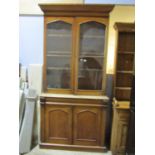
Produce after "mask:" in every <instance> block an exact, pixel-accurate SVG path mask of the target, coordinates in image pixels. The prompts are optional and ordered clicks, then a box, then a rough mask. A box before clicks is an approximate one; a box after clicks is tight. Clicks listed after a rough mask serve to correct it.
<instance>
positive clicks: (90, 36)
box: [80, 35, 105, 39]
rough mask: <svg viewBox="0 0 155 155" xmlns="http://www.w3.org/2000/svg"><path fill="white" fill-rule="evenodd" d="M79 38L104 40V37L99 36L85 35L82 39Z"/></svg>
mask: <svg viewBox="0 0 155 155" xmlns="http://www.w3.org/2000/svg"><path fill="white" fill-rule="evenodd" d="M80 38H84V39H85V38H90V39H100V38H102V39H104V38H105V37H104V36H100V35H96V36H95V35H86V36H82V37H80Z"/></svg>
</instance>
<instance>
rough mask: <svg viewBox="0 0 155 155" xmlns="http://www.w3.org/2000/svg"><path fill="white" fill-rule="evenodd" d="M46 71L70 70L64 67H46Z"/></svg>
mask: <svg viewBox="0 0 155 155" xmlns="http://www.w3.org/2000/svg"><path fill="white" fill-rule="evenodd" d="M47 69H48V70H70V68H65V67H47Z"/></svg>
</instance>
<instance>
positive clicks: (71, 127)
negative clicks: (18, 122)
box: [40, 97, 108, 151]
mask: <svg viewBox="0 0 155 155" xmlns="http://www.w3.org/2000/svg"><path fill="white" fill-rule="evenodd" d="M106 102H107V101H106ZM106 102H105V101H104V100H102V99H95V100H94V99H70V98H54V97H42V98H41V99H40V103H41V143H40V147H41V148H56V149H69V150H89V151H90V150H92V151H106V147H105V134H106V123H107V122H106V116H107V106H108V105H107V103H106Z"/></svg>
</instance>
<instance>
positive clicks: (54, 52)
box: [47, 51, 71, 55]
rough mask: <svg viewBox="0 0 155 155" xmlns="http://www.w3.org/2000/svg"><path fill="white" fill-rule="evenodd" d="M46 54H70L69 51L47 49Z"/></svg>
mask: <svg viewBox="0 0 155 155" xmlns="http://www.w3.org/2000/svg"><path fill="white" fill-rule="evenodd" d="M47 54H65V55H67V54H71V52H70V51H47Z"/></svg>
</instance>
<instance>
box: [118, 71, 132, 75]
mask: <svg viewBox="0 0 155 155" xmlns="http://www.w3.org/2000/svg"><path fill="white" fill-rule="evenodd" d="M116 72H117V73H127V74H133V71H124V70H123V71H116Z"/></svg>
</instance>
